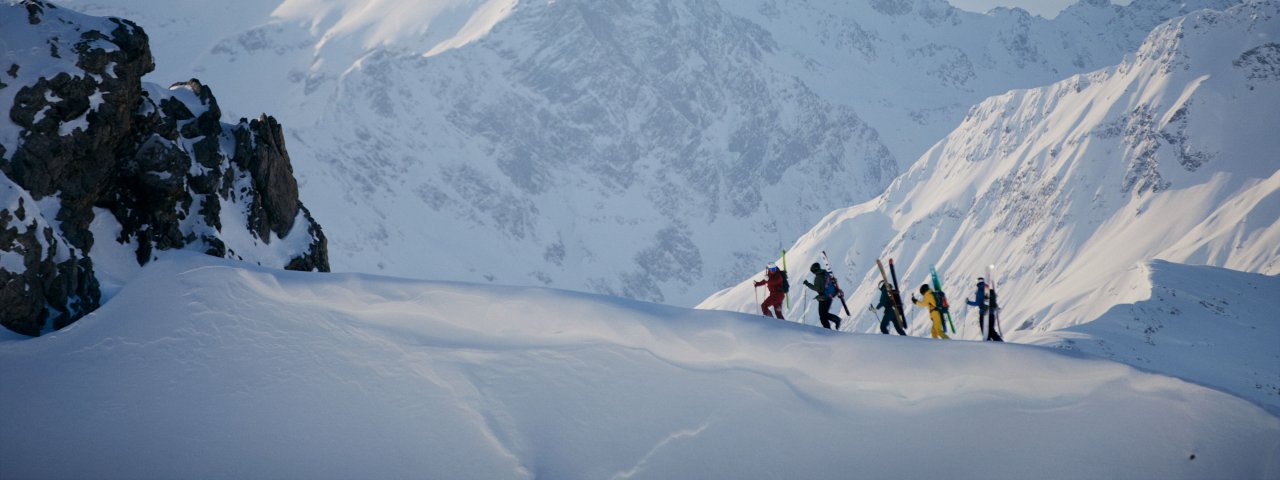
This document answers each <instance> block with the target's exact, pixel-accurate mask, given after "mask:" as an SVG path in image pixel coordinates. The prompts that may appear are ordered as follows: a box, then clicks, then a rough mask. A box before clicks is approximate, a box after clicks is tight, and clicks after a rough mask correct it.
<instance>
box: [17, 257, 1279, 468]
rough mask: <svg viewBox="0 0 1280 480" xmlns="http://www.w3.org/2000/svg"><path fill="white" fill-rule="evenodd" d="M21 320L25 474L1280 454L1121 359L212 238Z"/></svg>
mask: <svg viewBox="0 0 1280 480" xmlns="http://www.w3.org/2000/svg"><path fill="white" fill-rule="evenodd" d="M3 335H4V334H0V378H3V379H5V381H4V384H3V392H4V394H3V395H0V425H4V428H0V442H3V444H4V445H5V448H4V449H0V466H2V467H0V470H2V471H3V472H4V476H5V477H6V478H86V477H92V478H175V477H181V478H191V477H199V478H209V477H214V478H222V477H233V478H317V479H325V478H398V477H414V478H451V479H454V478H484V479H502V478H618V479H626V478H636V479H639V478H830V477H832V476H837V477H839V476H845V475H847V474H849V473H850V472H856V474H857V475H859V476H865V477H872V478H939V477H945V478H957V479H987V478H1032V477H1034V478H1046V479H1052V478H1064V479H1078V478H1161V479H1179V478H1189V479H1190V478H1274V477H1275V475H1276V474H1277V473H1280V418H1277V417H1276V416H1274V415H1272V414H1269V413H1268V412H1266V411H1265V410H1263V409H1261V408H1258V407H1257V406H1255V405H1252V404H1250V403H1248V402H1245V401H1243V400H1240V399H1239V398H1236V397H1233V396H1230V395H1226V394H1223V393H1221V392H1218V391H1214V390H1212V389H1209V388H1205V387H1203V386H1200V385H1196V384H1193V383H1188V382H1183V381H1180V380H1177V379H1174V378H1169V377H1165V376H1161V375H1157V374H1153V373H1148V372H1144V371H1142V370H1140V369H1135V368H1132V367H1129V366H1126V365H1122V364H1119V363H1115V362H1111V361H1108V360H1105V359H1100V358H1096V357H1089V356H1084V355H1080V354H1076V353H1073V352H1066V351H1058V350H1055V349H1047V348H1040V347H1032V346H1024V345H1003V344H979V343H973V342H949V343H944V342H935V341H929V340H925V339H904V338H896V337H892V338H886V337H883V336H870V335H850V334H843V333H832V332H827V331H823V330H819V329H815V328H812V327H803V326H799V325H796V324H791V323H784V322H777V321H770V320H767V319H764V318H762V317H759V316H750V315H743V314H739V313H732V312H712V311H698V310H687V309H682V308H675V307H668V306H661V305H655V304H649V303H641V302H636V301H629V300H622V299H618V298H609V297H598V296H594V295H587V294H579V293H567V292H563V291H554V290H546V289H540V288H513V287H492V286H479V285H466V284H457V283H442V282H425V281H412V280H400V279H392V278H385V277H374V276H368V275H357V274H319V273H311V272H286V271H281V270H273V269H265V268H260V267H254V266H251V265H247V264H245V263H243V262H232V261H228V260H224V259H219V258H214V257H209V256H203V255H196V254H187V255H182V254H181V253H179V254H178V255H171V256H168V257H167V258H164V259H161V260H160V261H158V262H153V263H151V264H149V265H148V266H147V267H146V268H145V269H144V270H143V272H142V273H141V274H140V275H139V276H138V277H137V278H136V279H135V280H134V281H133V282H131V283H130V284H128V285H126V286H125V288H124V289H123V290H122V291H121V292H120V293H119V295H117V296H116V297H115V298H114V299H113V300H112V301H111V302H109V303H107V304H106V305H105V306H103V308H101V309H99V310H98V311H96V312H94V313H93V314H91V315H89V316H88V317H86V318H84V319H83V320H81V321H79V322H77V323H76V324H74V325H72V326H71V327H69V328H67V329H64V330H61V331H59V332H56V333H54V334H51V335H46V336H43V337H40V338H35V339H9V338H4V336H3Z"/></svg>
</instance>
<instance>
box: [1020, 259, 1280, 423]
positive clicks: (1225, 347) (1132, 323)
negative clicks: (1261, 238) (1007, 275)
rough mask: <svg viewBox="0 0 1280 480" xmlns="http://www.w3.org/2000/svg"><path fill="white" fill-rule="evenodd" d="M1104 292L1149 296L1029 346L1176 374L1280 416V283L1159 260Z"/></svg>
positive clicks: (1042, 336)
mask: <svg viewBox="0 0 1280 480" xmlns="http://www.w3.org/2000/svg"><path fill="white" fill-rule="evenodd" d="M1104 290H1105V291H1107V292H1110V293H1113V294H1115V295H1123V296H1140V297H1144V298H1143V299H1142V300H1139V301H1136V302H1133V303H1125V304H1120V305H1116V306H1115V307H1113V308H1111V310H1109V311H1107V313H1105V314H1103V315H1102V316H1101V317H1099V318H1098V319H1097V320H1094V321H1092V322H1088V323H1085V324H1082V325H1077V326H1074V327H1071V328H1067V329H1064V330H1055V331H1051V332H1046V333H1043V334H1036V335H1030V336H1028V337H1027V338H1025V339H1024V341H1025V342H1026V343H1030V344H1034V345H1049V346H1056V347H1059V348H1064V349H1068V350H1074V351H1080V352H1086V353H1090V354H1093V355H1097V356H1100V357H1103V358H1109V359H1112V360H1116V361H1119V362H1124V363H1127V364H1130V365H1134V366H1137V367H1138V368H1142V369H1144V370H1150V371H1156V372H1160V373H1163V374H1166V375H1173V376H1175V377H1178V378H1182V379H1186V380H1189V381H1193V382H1196V383H1199V384H1201V385H1207V386H1210V387H1212V388H1216V389H1219V390H1223V391H1226V392H1229V393H1231V394H1234V395H1238V396H1240V397H1243V398H1246V399H1248V400H1252V401H1253V402H1256V403H1258V404H1260V405H1262V406H1263V407H1265V408H1267V409H1268V410H1270V411H1271V412H1272V413H1273V414H1280V347H1277V345H1276V339H1280V322H1276V312H1280V297H1278V296H1276V295H1275V292H1280V277H1278V276H1274V275H1273V276H1266V275H1259V274H1256V273H1244V272H1236V271H1232V270H1226V269H1222V268H1215V267H1205V266H1189V265H1179V264H1174V263H1169V262H1164V261H1154V262H1151V263H1149V264H1143V265H1139V266H1136V267H1134V268H1133V269H1131V270H1130V271H1129V272H1126V274H1125V275H1122V276H1120V277H1118V279H1117V281H1116V282H1113V283H1112V284H1109V285H1107V286H1106V287H1105V288H1104Z"/></svg>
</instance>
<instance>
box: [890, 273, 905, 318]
mask: <svg viewBox="0 0 1280 480" xmlns="http://www.w3.org/2000/svg"><path fill="white" fill-rule="evenodd" d="M889 275H892V276H893V301H894V303H897V304H898V313H900V314H902V329H903V330H906V329H907V315H906V312H907V309H905V308H903V307H902V289H901V288H898V269H897V268H894V266H893V259H892V258H890V259H889Z"/></svg>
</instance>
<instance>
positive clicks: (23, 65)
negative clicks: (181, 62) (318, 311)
mask: <svg viewBox="0 0 1280 480" xmlns="http://www.w3.org/2000/svg"><path fill="white" fill-rule="evenodd" d="M0 46H3V48H4V50H3V51H4V56H3V57H0V72H3V73H0V112H3V117H2V118H0V325H3V326H5V327H8V328H10V329H13V330H14V331H17V332H21V333H25V334H28V335H38V334H39V333H40V332H41V331H49V330H52V329H55V328H61V327H63V326H66V325H68V324H69V323H71V322H73V321H75V320H76V319H78V318H80V317H81V316H83V315H84V314H86V313H87V312H89V311H91V310H93V309H94V308H97V306H98V305H99V303H100V302H101V301H102V300H104V299H105V298H109V297H110V295H111V294H112V293H114V291H115V290H118V289H119V288H120V285H121V284H123V283H124V282H125V281H127V280H128V278H129V277H130V276H131V275H132V274H133V273H134V272H136V271H137V270H138V269H139V266H140V265H141V264H145V263H146V262H148V261H150V260H153V259H155V258H156V257H157V256H158V255H160V254H161V253H160V252H161V251H165V250H174V249H189V250H196V251H200V252H205V253H208V254H210V255H216V256H225V257H228V258H237V259H242V260H246V261H250V262H254V263H258V264H261V265H269V266H275V267H280V268H292V269H299V270H313V269H316V270H327V269H328V258H327V253H326V252H325V238H324V234H323V233H322V232H321V231H320V227H319V225H318V224H316V223H315V222H314V221H313V220H312V218H311V216H310V214H309V213H308V211H307V209H306V208H305V207H304V206H303V205H302V203H301V202H300V201H299V199H298V186H297V183H296V181H295V179H294V178H293V172H292V167H291V165H290V162H289V154H288V152H287V151H286V150H285V145H284V134H283V132H282V129H281V127H280V124H279V123H277V122H276V120H275V119H274V118H272V117H268V116H266V115H262V116H259V117H258V118H257V119H255V120H252V121H250V120H245V119H241V120H240V121H239V122H238V123H236V124H227V123H222V122H221V120H220V119H221V118H222V113H221V111H220V110H219V108H218V102H217V99H215V98H214V96H213V93H212V91H211V90H210V89H209V87H207V86H205V85H203V84H202V83H201V82H200V81H198V80H194V79H192V80H189V81H184V82H181V83H178V84H174V85H172V86H171V87H168V88H165V87H161V86H159V85H155V84H150V83H145V82H142V81H141V79H142V77H143V75H144V74H146V73H147V72H148V71H150V70H151V68H152V67H153V63H152V62H153V60H152V56H151V52H150V50H149V49H148V37H147V35H146V33H144V32H143V31H142V29H140V28H139V27H138V26H137V25H136V24H133V23H132V22H129V21H128V20H122V19H118V18H99V17H92V16H87V15H83V14H79V13H76V12H72V11H70V10H66V9H63V8H58V7H56V6H54V5H52V4H49V3H46V2H42V1H37V0H26V1H21V2H18V1H6V2H4V3H0Z"/></svg>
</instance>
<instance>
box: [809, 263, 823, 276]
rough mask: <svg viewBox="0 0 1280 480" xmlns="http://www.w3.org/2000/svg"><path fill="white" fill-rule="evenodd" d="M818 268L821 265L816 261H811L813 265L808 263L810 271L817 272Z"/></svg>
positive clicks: (819, 268) (820, 268) (820, 267)
mask: <svg viewBox="0 0 1280 480" xmlns="http://www.w3.org/2000/svg"><path fill="white" fill-rule="evenodd" d="M820 270H822V265H818V262H813V265H809V271H810V272H813V273H818V272H819V271H820Z"/></svg>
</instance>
